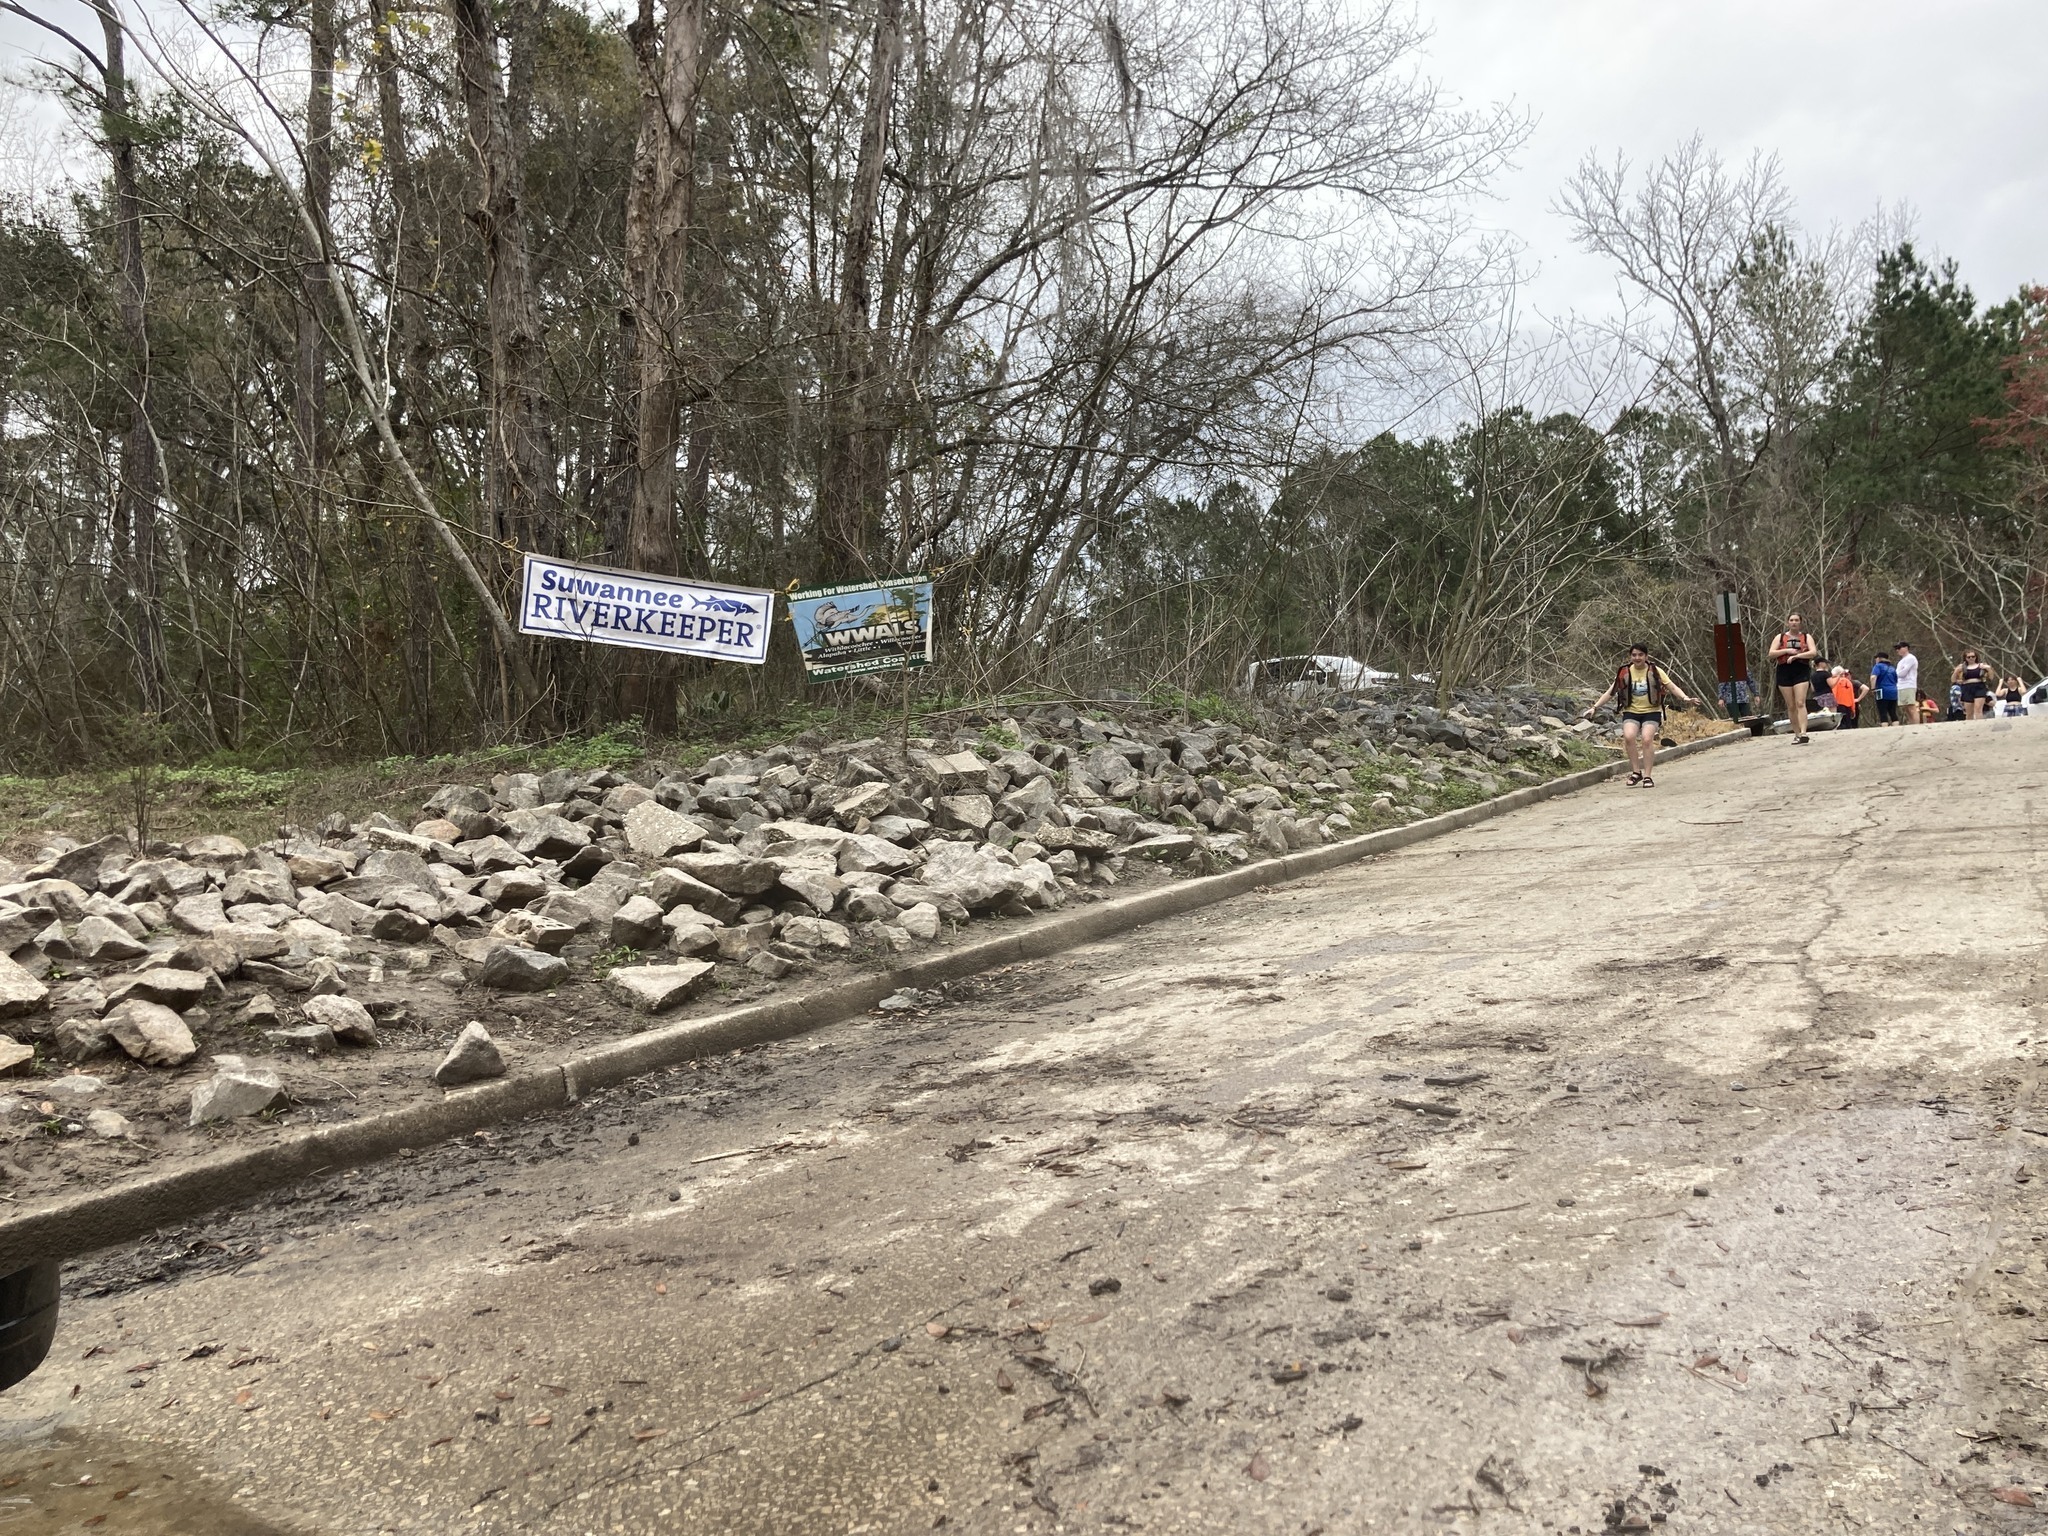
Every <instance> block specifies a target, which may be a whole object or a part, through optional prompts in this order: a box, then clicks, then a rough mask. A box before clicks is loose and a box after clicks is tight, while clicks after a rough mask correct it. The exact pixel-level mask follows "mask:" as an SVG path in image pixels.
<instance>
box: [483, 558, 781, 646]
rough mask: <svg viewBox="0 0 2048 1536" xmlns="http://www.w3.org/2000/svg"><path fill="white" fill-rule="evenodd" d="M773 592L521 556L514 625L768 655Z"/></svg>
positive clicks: (607, 641) (612, 641) (566, 635)
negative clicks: (522, 574) (521, 575)
mask: <svg viewBox="0 0 2048 1536" xmlns="http://www.w3.org/2000/svg"><path fill="white" fill-rule="evenodd" d="M774 614H775V594H774V593H773V592H766V591H761V590H759V589H757V588H754V587H728V586H722V585H720V584H718V583H716V582H708V581H686V580H684V579H683V578H681V577H679V576H650V575H648V574H647V573H646V572H644V571H614V570H610V569H607V568H606V567H604V566H601V565H579V564H577V563H575V562H574V561H569V560H550V559H548V558H546V557H545V556H542V555H528V556H527V557H526V572H525V577H524V579H523V580H522V582H521V583H520V594H519V628H520V631H521V633H523V634H529V635H552V636H554V637H555V638H556V639H559V640H588V641H591V642H592V643H594V644H597V645H630V646H634V647H636V648H638V649H640V650H643V651H671V652H674V653H675V654H676V655H679V656H701V657H704V658H706V659H707V660H710V661H744V662H749V663H751V664H753V665H755V666H759V665H760V664H761V663H762V662H764V661H766V660H767V659H768V625H769V620H770V619H772V618H773V617H774Z"/></svg>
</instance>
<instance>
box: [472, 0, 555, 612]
mask: <svg viewBox="0 0 2048 1536" xmlns="http://www.w3.org/2000/svg"><path fill="white" fill-rule="evenodd" d="M449 11H450V14H451V16H452V18H453V20H454V22H455V40H456V48H455V51H456V61H457V68H458V71H459V73H460V74H461V77H462V101H463V109H464V112H465V115H466V117H467V119H468V125H469V140H470V145H471V148H472V149H473V151H474V152H475V154H476V159H477V169H478V191H479V197H478V202H477V207H476V210H475V212H474V213H473V214H472V215H471V217H472V219H473V220H474V222H475V223H476V226H477V229H478V231H479V232H480V233H481V234H482V236H483V242H484V268H485V301H484V302H485V316H486V323H487V325H488V328H489V331H490V343H491V379H490V411H489V428H490V445H489V449H488V451H487V453H486V456H485V460H484V466H485V467H484V499H485V507H486V517H487V519H488V522H487V528H488V531H489V532H490V535H491V538H492V541H493V544H494V546H496V547H497V548H498V549H500V550H502V549H503V548H504V547H505V546H507V545H510V546H511V547H512V548H514V549H518V550H521V551H529V550H530V551H534V552H538V553H547V554H553V553H557V552H559V550H560V547H561V537H560V529H559V526H558V521H559V520H558V518H557V515H556V514H557V489H556V484H555V449H554V434H553V431H552V429H551V426H550V423H549V416H548V399H547V388H546V384H545V377H544V372H543V370H544V367H545V362H546V358H545V354H544V351H543V338H542V330H541V320H540V298H539V295H538V293H537V292H536V290H535V287H534V281H533V266H532V263H531V261H530V260H529V258H528V255H527V240H526V209H525V199H526V132H527V121H528V114H529V108H530V104H531V103H530V97H531V90H532V75H533V67H532V65H533V47H534V41H533V31H534V21H535V17H534V14H533V12H534V6H533V5H532V4H529V3H527V0H514V3H513V5H512V6H511V7H510V9H509V12H508V14H509V15H510V16H511V18H512V22H511V25H510V27H509V29H508V31H507V33H506V37H505V43H506V52H507V57H508V62H509V64H510V70H509V83H508V80H507V79H506V78H502V77H501V76H500V73H499V70H498V33H497V29H496V27H495V26H494V25H493V22H492V18H491V5H490V0H449ZM498 563H499V570H498V572H497V574H498V577H499V579H500V580H501V581H503V582H504V583H505V585H506V586H507V588H508V589H509V587H510V586H511V584H512V583H511V577H510V572H509V569H508V568H507V565H506V562H504V561H503V560H500V561H499V562H498Z"/></svg>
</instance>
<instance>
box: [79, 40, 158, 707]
mask: <svg viewBox="0 0 2048 1536" xmlns="http://www.w3.org/2000/svg"><path fill="white" fill-rule="evenodd" d="M93 9H94V10H95V11H97V12H98V13H99V18H100V30H101V32H102V34H103V36H104V37H105V39H106V60H105V73H104V76H103V84H104V90H103V92H102V94H101V100H100V126H101V131H102V132H103V133H105V135H106V142H107V155H108V157H109V159H110V160H111V161H112V162H113V172H114V262H115V266H116V268H117V269H118V280H117V282H116V284H115V294H114V308H115V311H116V313H117V314H118V315H119V317H120V322H121V340H122V343H123V346H124V349H125V351H126V356H125V357H124V358H123V359H122V377H121V388H122V393H123V394H125V395H126V396H127V398H128V427H127V430H126V432H125V433H124V434H123V436H122V440H121V482H120V485H119V487H118V488H117V490H116V492H115V502H114V529H115V532H114V538H115V540H116V542H117V544H118V543H120V542H121V541H123V540H125V542H126V545H127V548H126V550H125V551H124V553H125V555H126V558H127V572H126V575H127V581H128V585H129V588H130V597H129V607H130V611H131V613H132V614H133V620H132V622H133V625H134V636H133V644H134V647H135V680H136V702H137V707H138V708H139V709H140V710H141V711H142V712H143V713H144V714H149V715H155V714H159V713H161V711H162V710H163V707H164V625H163V588H162V583H161V581H160V579H159V571H158V565H159V561H158V558H157V504H158V502H159V501H160V500H161V498H162V493H163V465H162V463H161V461H160V459H159V456H158V454H157V440H156V429H155V427H154V426H153V425H152V424H151V422H150V416H149V405H150V402H149V389H150V379H151V369H150V356H149V323H148V306H149V280H148V274H147V272H146V271H145V269H144V267H143V261H142V198H141V194H140V193H139V192H138V191H137V190H136V186H135V125H134V123H133V121H132V120H131V119H130V118H129V115H128V109H129V101H128V74H127V65H126V61H125V49H124V47H123V43H124V41H125V39H124V35H123V31H122V25H121V16H120V13H119V12H118V11H117V10H116V9H115V5H114V0H94V3H93Z"/></svg>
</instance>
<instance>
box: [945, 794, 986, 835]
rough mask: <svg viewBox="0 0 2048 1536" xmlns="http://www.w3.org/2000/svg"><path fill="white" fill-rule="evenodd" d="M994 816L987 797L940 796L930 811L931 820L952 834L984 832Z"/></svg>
mask: <svg viewBox="0 0 2048 1536" xmlns="http://www.w3.org/2000/svg"><path fill="white" fill-rule="evenodd" d="M995 815H996V808H995V806H994V804H993V803H991V802H990V800H989V798H988V796H987V795H972V794H963V795H941V796H940V797H939V802H938V804H937V805H936V806H935V807H933V810H932V820H933V821H934V822H936V823H937V824H938V825H939V826H941V827H944V828H946V829H947V830H948V831H954V832H986V831H987V830H988V824H989V823H990V822H991V821H993V820H995Z"/></svg>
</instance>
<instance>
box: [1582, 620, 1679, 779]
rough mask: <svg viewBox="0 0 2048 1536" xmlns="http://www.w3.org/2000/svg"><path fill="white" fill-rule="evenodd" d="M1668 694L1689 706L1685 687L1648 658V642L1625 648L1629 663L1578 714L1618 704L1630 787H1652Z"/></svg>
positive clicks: (1588, 714) (1590, 714) (1588, 715)
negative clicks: (1653, 770) (1651, 775)
mask: <svg viewBox="0 0 2048 1536" xmlns="http://www.w3.org/2000/svg"><path fill="white" fill-rule="evenodd" d="M1667 697H1669V698H1673V699H1676V700H1677V701H1678V702H1679V703H1681V704H1685V705H1690V704H1692V702H1693V701H1692V700H1691V699H1689V698H1687V697H1686V696H1685V690H1684V689H1682V688H1680V687H1679V686H1678V684H1676V683H1674V682H1673V681H1671V675H1670V674H1669V673H1668V672H1666V671H1665V670H1664V669H1663V668H1662V667H1660V666H1658V665H1657V663H1656V662H1654V661H1652V660H1651V659H1650V648H1649V647H1648V646H1647V645H1632V646H1630V647H1629V648H1628V665H1627V666H1625V667H1623V668H1622V669H1621V670H1620V671H1618V672H1616V673H1615V674H1614V681H1613V682H1611V683H1609V684H1608V685H1607V691H1606V692H1605V693H1603V694H1601V695H1600V697H1599V698H1597V699H1595V700H1594V701H1593V703H1592V705H1591V707H1590V708H1588V709H1587V710H1586V711H1585V712H1584V713H1583V714H1581V715H1580V716H1579V718H1580V719H1581V720H1590V719H1592V718H1593V711H1594V710H1596V709H1598V708H1599V707H1600V706H1601V705H1602V704H1605V703H1606V702H1607V701H1608V700H1609V699H1612V700H1614V702H1615V703H1616V704H1618V705H1620V706H1621V750H1622V751H1623V752H1624V753H1626V754H1627V755H1628V766H1629V775H1628V783H1629V787H1630V788H1631V789H1655V788H1656V787H1657V782H1656V780H1654V779H1652V778H1651V777H1650V766H1651V764H1653V763H1654V762H1655V761H1656V760H1657V733H1658V731H1660V730H1662V729H1663V726H1664V700H1665V699H1666V698H1667Z"/></svg>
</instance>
